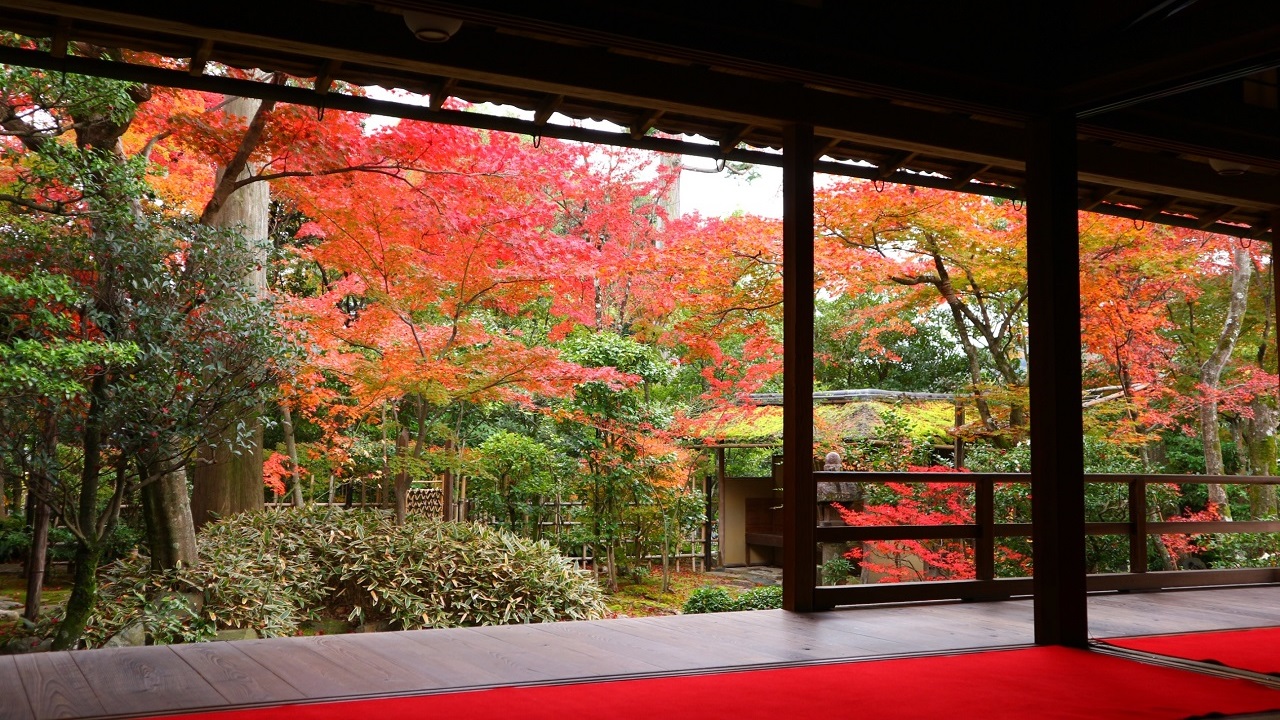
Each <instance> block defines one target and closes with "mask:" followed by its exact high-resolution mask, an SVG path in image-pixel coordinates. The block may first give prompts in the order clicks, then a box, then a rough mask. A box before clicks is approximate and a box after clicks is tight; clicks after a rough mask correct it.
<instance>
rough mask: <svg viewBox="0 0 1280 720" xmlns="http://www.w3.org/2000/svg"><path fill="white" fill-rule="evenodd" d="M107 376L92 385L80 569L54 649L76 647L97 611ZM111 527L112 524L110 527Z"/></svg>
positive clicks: (79, 518)
mask: <svg viewBox="0 0 1280 720" xmlns="http://www.w3.org/2000/svg"><path fill="white" fill-rule="evenodd" d="M106 392H107V378H106V376H105V375H103V374H98V375H97V376H95V377H94V378H93V383H92V384H91V385H90V387H89V408H88V411H87V412H86V413H85V419H84V431H83V435H82V436H81V447H82V448H83V450H84V465H83V467H82V468H81V470H80V496H79V498H77V500H78V501H79V503H78V507H77V509H76V516H75V524H76V530H77V531H78V532H77V537H76V554H75V564H76V573H75V577H74V579H73V580H72V583H71V597H70V598H69V599H68V600H67V612H66V615H65V617H63V620H62V623H61V624H59V625H58V631H57V633H56V634H55V635H54V638H53V649H54V650H67V649H70V648H72V646H74V645H75V644H76V642H77V641H79V640H80V636H81V635H82V634H84V626H85V623H86V622H87V621H88V620H89V615H90V614H91V613H92V612H93V602H94V599H95V598H96V597H97V595H98V560H99V559H100V558H101V556H102V541H101V537H102V536H100V535H98V534H97V533H96V532H95V529H96V528H97V526H98V487H99V485H100V483H101V480H100V478H99V473H100V472H101V470H102V467H101V463H102V404H103V402H104V401H105V399H106ZM108 529H109V528H108Z"/></svg>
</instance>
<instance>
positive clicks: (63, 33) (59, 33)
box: [49, 17, 71, 58]
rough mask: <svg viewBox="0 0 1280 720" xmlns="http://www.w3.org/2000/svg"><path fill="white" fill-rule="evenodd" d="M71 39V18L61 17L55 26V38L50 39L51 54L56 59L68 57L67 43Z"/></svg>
mask: <svg viewBox="0 0 1280 720" xmlns="http://www.w3.org/2000/svg"><path fill="white" fill-rule="evenodd" d="M70 39H71V18H68V17H59V18H58V22H57V23H55V24H54V26H53V37H52V38H50V39H49V54H50V55H52V56H53V57H55V58H64V57H66V56H67V42H68V41H69V40H70Z"/></svg>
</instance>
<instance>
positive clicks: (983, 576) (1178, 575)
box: [812, 471, 1280, 608]
mask: <svg viewBox="0 0 1280 720" xmlns="http://www.w3.org/2000/svg"><path fill="white" fill-rule="evenodd" d="M812 479H813V481H814V482H843V483H849V482H856V483H863V484H868V483H870V484H885V483H948V484H961V485H971V486H973V522H972V523H968V524H947V525H863V526H831V525H817V526H816V528H815V530H814V539H815V540H816V541H817V542H818V543H851V542H864V543H865V542H875V541H901V540H924V541H927V540H967V541H971V542H972V543H973V547H974V553H973V554H974V577H973V578H972V579H960V580H929V581H924V582H906V583H875V584H862V585H835V586H818V587H816V588H814V601H815V602H814V605H815V607H818V608H831V607H835V606H838V605H856V604H871V603H887V602H913V601H926V600H994V599H1005V598H1011V597H1017V596H1025V595H1030V594H1031V593H1032V591H1033V587H1034V585H1033V583H1034V579H1033V578H1031V577H1014V578H998V577H996V559H997V554H996V551H997V542H996V541H997V538H1017V537H1026V538H1029V537H1031V534H1032V533H1031V523H1029V522H996V520H997V518H996V505H995V489H996V486H997V485H998V484H1005V483H1008V484H1022V485H1028V486H1030V488H1034V482H1035V481H1034V479H1033V475H1032V474H1030V473H968V472H952V473H928V474H925V473H904V472H860V471H815V472H813V474H812ZM1084 481H1085V482H1086V483H1122V484H1125V485H1126V486H1127V489H1128V507H1127V514H1128V519H1127V520H1124V521H1118V522H1088V523H1086V524H1085V532H1086V534H1088V535H1119V536H1125V537H1127V538H1128V542H1129V571H1128V572H1123V573H1099V574H1092V575H1090V576H1089V577H1088V588H1089V590H1090V591H1107V590H1110V591H1131V590H1134V591H1136V590H1156V589H1163V588H1174V587H1208V586H1217V585H1241V584H1256V583H1271V582H1280V568H1274V567H1264V568H1223V569H1202V570H1157V571H1152V570H1148V569H1147V566H1148V548H1147V539H1148V537H1150V536H1160V535H1198V534H1208V533H1224V534H1234V533H1273V532H1280V521H1228V520H1219V521H1164V522H1153V521H1151V520H1150V519H1149V517H1148V514H1149V508H1148V505H1147V492H1146V490H1147V486H1148V485H1151V484H1156V483H1175V484H1205V483H1211V484H1220V485H1244V484H1251V485H1255V484H1256V485H1280V477H1256V476H1240V475H1226V476H1210V475H1137V474H1116V475H1111V474H1086V475H1085V476H1084ZM1081 541H1082V542H1083V538H1082V539H1081Z"/></svg>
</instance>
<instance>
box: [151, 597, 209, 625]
mask: <svg viewBox="0 0 1280 720" xmlns="http://www.w3.org/2000/svg"><path fill="white" fill-rule="evenodd" d="M165 601H169V602H165ZM162 603H163V604H167V605H170V607H172V609H173V615H174V616H175V617H177V618H179V619H182V620H185V619H188V618H197V617H200V612H201V611H202V610H204V595H203V594H201V593H195V592H186V593H180V592H166V593H162V594H160V595H158V596H157V597H156V599H155V602H154V604H155V605H157V606H159V605H161V604H162Z"/></svg>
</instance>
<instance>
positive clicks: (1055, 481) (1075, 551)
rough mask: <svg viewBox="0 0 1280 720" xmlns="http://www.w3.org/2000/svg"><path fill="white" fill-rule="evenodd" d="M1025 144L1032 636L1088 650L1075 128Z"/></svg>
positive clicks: (1036, 124) (1064, 122)
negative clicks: (1031, 419) (1033, 556)
mask: <svg viewBox="0 0 1280 720" xmlns="http://www.w3.org/2000/svg"><path fill="white" fill-rule="evenodd" d="M1027 135H1028V137H1027V140H1028V153H1027V186H1026V191H1027V289H1028V292H1029V294H1030V297H1031V298H1032V300H1031V303H1030V305H1029V310H1030V318H1029V321H1030V328H1029V335H1030V337H1029V340H1030V358H1029V360H1030V363H1031V369H1030V378H1031V382H1030V386H1031V387H1030V390H1031V401H1030V406H1031V412H1032V414H1033V416H1034V418H1035V419H1034V420H1033V421H1032V423H1031V471H1032V474H1033V475H1034V477H1035V492H1034V493H1033V494H1032V501H1031V515H1032V524H1033V528H1032V533H1033V534H1032V546H1033V547H1034V548H1035V558H1034V561H1035V609H1034V618H1035V637H1036V643H1037V644H1040V645H1068V646H1072V647H1086V646H1087V645H1088V642H1089V627H1088V617H1087V608H1086V604H1085V556H1084V535H1085V522H1084V450H1083V445H1082V442H1081V439H1080V438H1081V437H1083V436H1084V417H1083V411H1082V409H1081V407H1080V393H1081V389H1082V387H1083V379H1082V375H1081V366H1080V240H1079V229H1078V227H1077V220H1076V218H1077V215H1076V204H1077V202H1078V201H1077V189H1076V139H1075V138H1076V128H1075V120H1074V118H1073V117H1072V116H1071V115H1069V114H1067V113H1055V114H1050V115H1046V116H1045V117H1040V118H1035V119H1034V120H1032V121H1031V122H1029V123H1028V133H1027Z"/></svg>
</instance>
